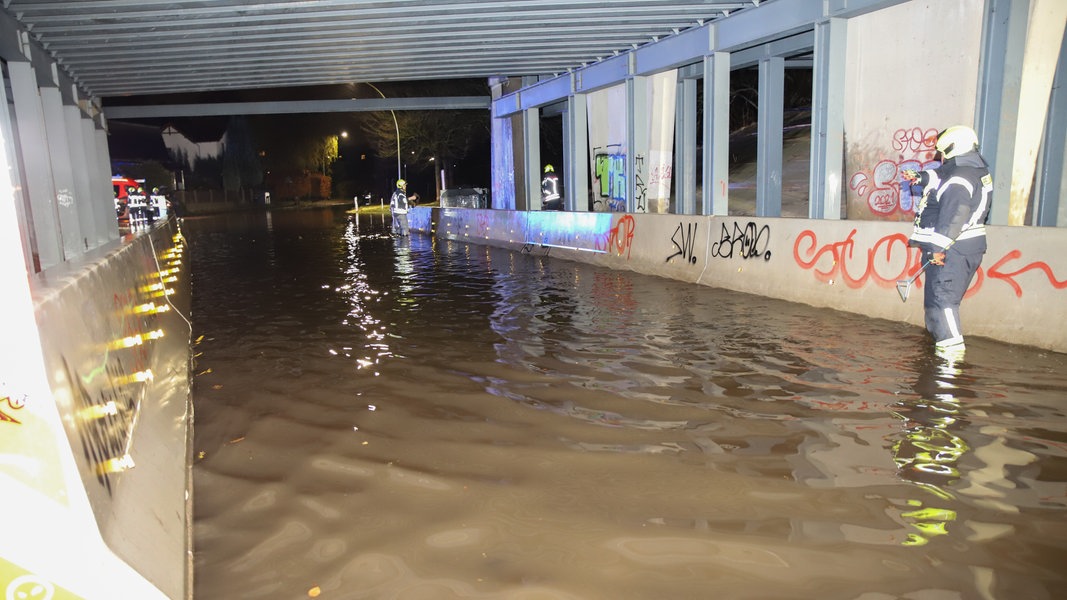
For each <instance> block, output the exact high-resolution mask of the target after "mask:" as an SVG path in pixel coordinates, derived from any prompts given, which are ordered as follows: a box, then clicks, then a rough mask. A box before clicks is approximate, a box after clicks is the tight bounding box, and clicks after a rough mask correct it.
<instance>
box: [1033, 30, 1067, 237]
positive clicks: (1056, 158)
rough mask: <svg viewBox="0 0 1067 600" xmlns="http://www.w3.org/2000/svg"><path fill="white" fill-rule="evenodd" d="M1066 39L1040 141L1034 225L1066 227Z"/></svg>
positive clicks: (1061, 51)
mask: <svg viewBox="0 0 1067 600" xmlns="http://www.w3.org/2000/svg"><path fill="white" fill-rule="evenodd" d="M1064 86H1067V36H1064V38H1063V43H1062V44H1061V45H1060V59H1059V65H1058V66H1057V67H1056V77H1055V80H1054V83H1053V85H1052V96H1051V98H1050V99H1049V103H1048V106H1049V112H1048V121H1047V122H1046V124H1045V138H1044V140H1043V141H1042V142H1041V156H1040V158H1039V168H1038V182H1037V185H1038V190H1037V194H1036V198H1037V206H1035V207H1034V223H1033V224H1034V225H1039V226H1044V227H1057V226H1058V227H1067V202H1064V201H1063V198H1064V197H1067V89H1064Z"/></svg>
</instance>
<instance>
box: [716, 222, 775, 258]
mask: <svg viewBox="0 0 1067 600" xmlns="http://www.w3.org/2000/svg"><path fill="white" fill-rule="evenodd" d="M770 234H771V226H770V225H763V226H762V227H760V226H757V225H756V223H754V222H752V221H749V222H748V223H746V224H745V225H741V224H740V223H738V222H737V221H734V222H733V224H732V227H731V226H727V224H726V223H725V222H724V223H722V225H721V229H720V230H719V241H717V242H714V243H713V244H712V245H711V255H712V256H715V257H718V258H735V257H736V258H763V260H770V259H771V251H770V250H768V249H767V248H768V246H769V245H770V237H771V235H770Z"/></svg>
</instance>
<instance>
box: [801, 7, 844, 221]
mask: <svg viewBox="0 0 1067 600" xmlns="http://www.w3.org/2000/svg"><path fill="white" fill-rule="evenodd" d="M847 41H848V38H847V21H845V20H844V19H830V20H828V21H826V22H823V23H816V24H815V66H814V69H813V73H812V90H811V97H812V103H811V104H812V106H811V119H812V121H811V176H810V179H809V184H808V217H810V218H812V219H839V218H841V216H842V215H841V212H842V211H841V206H842V189H843V181H844V173H843V172H844V164H843V162H844V155H845V108H844V106H845V105H844V99H845V58H846V52H845V50H846V48H845V46H846V43H847Z"/></svg>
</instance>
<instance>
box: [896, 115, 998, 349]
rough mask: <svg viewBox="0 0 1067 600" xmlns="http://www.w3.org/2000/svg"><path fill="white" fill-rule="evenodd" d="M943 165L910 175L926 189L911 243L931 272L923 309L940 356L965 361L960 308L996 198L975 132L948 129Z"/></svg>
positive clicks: (940, 141)
mask: <svg viewBox="0 0 1067 600" xmlns="http://www.w3.org/2000/svg"><path fill="white" fill-rule="evenodd" d="M935 148H936V149H937V151H938V153H939V154H940V155H941V160H942V161H943V162H942V164H941V166H940V167H937V168H936V169H929V170H925V171H918V172H916V171H910V170H909V171H905V172H904V179H905V180H907V181H908V182H909V183H910V184H911V185H913V186H919V187H921V188H922V200H921V201H920V202H919V205H918V206H917V207H916V209H915V229H914V231H913V233H912V234H911V239H910V240H909V242H908V244H909V245H910V246H917V247H919V248H920V249H921V250H922V255H923V262H924V263H929V265H928V266H927V267H926V289H925V290H924V298H923V308H924V309H925V311H926V329H927V331H929V332H930V334H931V335H933V337H934V343H935V349H936V351H937V352H938V354H941V355H943V356H948V357H950V358H957V359H958V358H962V357H963V351H964V344H963V330H962V328H961V327H960V312H959V311H960V303H961V302H962V301H963V295H964V294H965V293H966V292H967V287H968V286H970V284H971V280H972V279H973V278H974V274H975V272H977V271H978V266H979V265H981V264H982V257H983V256H984V255H985V251H986V237H985V225H986V221H987V220H988V217H989V206H990V202H991V201H992V194H993V178H992V177H991V176H990V174H989V165H988V164H987V163H986V161H985V159H984V158H982V155H981V154H979V153H978V136H977V135H976V134H975V132H974V130H973V129H971V128H970V127H966V126H963V125H957V126H955V127H949V128H948V129H946V130H944V131H943V132H941V133H940V134H938V136H937V142H936V144H935Z"/></svg>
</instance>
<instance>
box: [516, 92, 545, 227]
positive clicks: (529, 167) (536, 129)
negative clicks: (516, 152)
mask: <svg viewBox="0 0 1067 600" xmlns="http://www.w3.org/2000/svg"><path fill="white" fill-rule="evenodd" d="M522 143H523V156H524V157H525V158H526V160H525V162H524V163H523V164H524V166H525V169H526V182H525V183H526V185H525V186H524V187H525V190H526V205H525V207H517V208H525V209H526V210H541V110H540V109H538V108H528V109H526V110H524V111H522Z"/></svg>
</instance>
